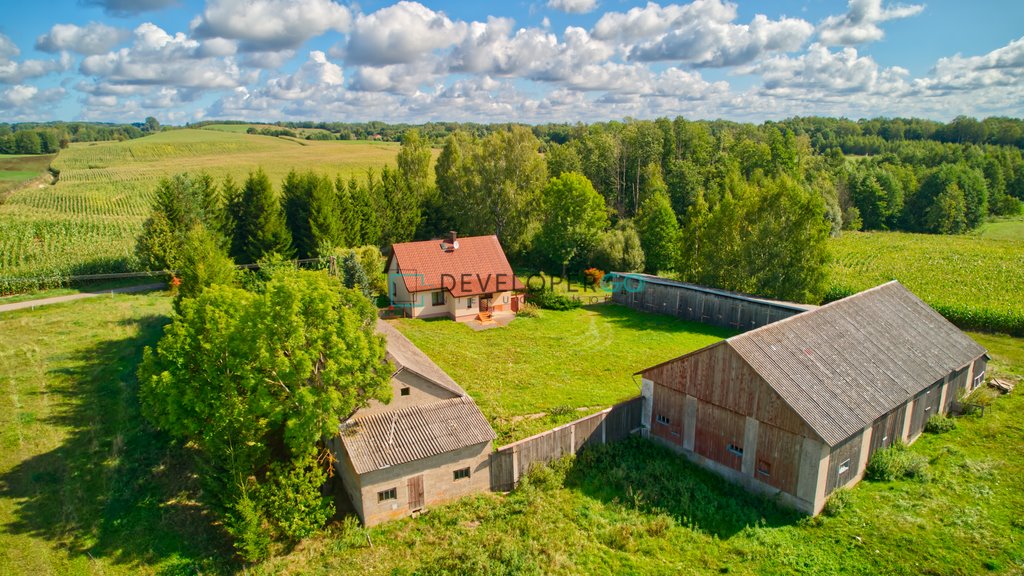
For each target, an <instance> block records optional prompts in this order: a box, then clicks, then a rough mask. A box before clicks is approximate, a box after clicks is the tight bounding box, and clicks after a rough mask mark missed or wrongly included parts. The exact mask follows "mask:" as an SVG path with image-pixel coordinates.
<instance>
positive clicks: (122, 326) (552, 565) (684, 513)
mask: <svg viewBox="0 0 1024 576" xmlns="http://www.w3.org/2000/svg"><path fill="white" fill-rule="evenodd" d="M169 310H170V301H169V299H168V298H167V297H166V296H163V295H160V294H148V295H124V296H116V297H113V298H103V299H93V300H82V301H78V302H74V303H69V304H61V305H54V306H51V307H47V308H41V309H39V310H36V311H34V312H17V313H11V314H2V315H0V333H2V334H4V335H5V341H4V344H5V346H4V347H3V349H2V350H0V386H2V387H3V394H2V395H0V574H12V575H21V574H61V575H63V574H68V575H78V574H82V575H85V574H110V575H118V574H196V573H202V574H219V573H229V572H236V573H237V572H241V571H242V570H243V568H245V570H246V572H247V573H249V574H300V573H301V574H324V575H326V574H359V575H376V574H447V573H452V574H455V573H458V574H464V573H480V574H548V573H552V574H580V573H588V574H680V573H683V574H721V573H730V574H823V575H824V574H854V575H857V574H864V575H875V574H896V575H902V574H907V575H911V574H914V575H916V574H937V575H945V574H949V575H957V574H1020V573H1021V571H1024V522H1022V520H1021V516H1020V511H1021V510H1024V480H1022V479H1024V452H1022V451H1021V450H1020V446H1021V445H1024V425H1022V424H1021V421H1020V417H1019V415H1020V413H1021V412H1022V411H1024V394H1022V393H1020V392H1018V393H1015V394H1012V395H1010V396H1007V397H1002V398H998V399H996V400H995V401H994V402H993V403H992V404H991V405H989V407H988V409H987V410H986V412H985V415H984V416H983V417H965V418H962V419H959V420H958V421H957V422H958V428H957V429H956V430H954V431H953V432H950V433H947V434H943V435H939V436H932V435H925V436H924V437H923V438H922V439H921V440H920V441H919V442H917V443H916V444H915V445H914V446H913V447H912V448H911V450H913V451H914V452H917V453H920V454H923V455H924V456H926V457H927V458H928V459H929V462H930V464H929V470H930V472H931V480H930V481H927V482H921V481H912V480H902V481H897V482H892V483H872V482H863V483H861V484H860V485H859V486H857V487H856V488H855V489H854V490H853V491H852V494H851V496H852V502H851V504H850V506H849V508H847V509H846V510H845V511H844V512H843V513H842V514H840V515H839V516H837V517H832V518H829V517H822V518H819V519H817V520H806V519H802V518H800V517H798V516H795V515H793V514H791V513H789V512H786V511H785V510H782V509H779V508H777V507H775V506H774V505H773V504H772V503H771V502H769V501H766V500H763V499H759V498H755V497H753V496H750V495H749V494H747V493H745V492H743V491H742V490H740V489H738V488H736V487H734V486H732V485H730V484H728V483H726V482H723V481H721V480H720V479H719V478H718V477H716V476H714V475H712V474H710V473H708V472H705V471H703V470H700V469H697V468H695V467H693V466H690V465H688V464H687V463H686V462H685V461H683V460H682V459H680V458H678V457H676V456H674V455H673V454H671V453H669V452H666V451H664V450H661V449H659V448H656V447H654V446H653V445H652V444H649V443H646V442H643V441H634V442H629V443H625V444H619V445H616V446H612V447H610V448H609V449H607V450H604V451H599V452H595V453H592V454H591V455H590V456H583V457H580V458H578V459H576V460H568V461H566V462H564V463H561V464H560V465H559V466H556V467H555V468H553V469H548V470H542V471H541V472H539V473H536V474H534V475H533V476H531V477H530V479H529V480H528V481H527V482H526V483H525V485H524V486H522V487H521V488H520V489H519V490H517V491H516V492H514V493H512V494H510V495H508V496H501V495H490V494H488V495H482V496H479V497H474V498H469V499H466V500H463V501H460V502H458V503H455V504H453V505H450V506H445V507H440V508H437V509H434V510H431V511H429V512H428V513H426V514H424V515H422V516H420V517H419V518H410V519H405V520H400V521H397V522H393V523H389V524H386V525H383V526H380V527H376V528H373V529H370V530H364V529H362V528H359V527H358V526H357V525H355V524H354V523H352V522H351V521H347V522H344V523H340V524H336V525H334V526H332V527H330V528H328V529H327V530H325V531H324V533H323V534H321V535H319V536H316V537H314V538H311V539H309V540H308V541H306V542H304V543H302V544H301V545H299V546H298V547H296V548H294V549H291V550H283V549H282V550H278V555H277V556H276V557H275V558H273V559H272V560H270V561H269V562H268V563H266V564H264V565H261V566H248V567H243V566H241V565H239V564H234V563H232V562H230V561H229V560H228V559H227V558H228V556H229V555H230V551H229V548H228V547H227V546H226V545H225V543H224V540H223V539H222V537H221V536H220V532H219V529H218V528H217V527H216V526H215V525H212V522H211V517H210V516H209V515H207V514H206V513H204V509H203V507H202V505H201V504H200V503H199V502H198V501H197V494H198V491H197V488H196V485H195V476H194V473H193V471H192V469H191V467H190V464H189V462H190V461H189V459H188V457H187V454H186V453H184V452H183V451H182V449H180V448H177V447H175V446H174V445H172V444H169V443H168V442H167V439H166V438H164V437H163V436H161V435H159V434H156V433H154V432H153V431H151V430H150V429H149V428H148V427H146V426H145V424H144V422H143V421H142V420H141V418H140V416H139V412H138V406H137V401H136V396H135V391H136V380H135V376H134V370H135V365H136V362H137V361H138V359H139V356H140V351H141V348H142V346H144V345H147V344H150V345H151V344H153V343H154V342H156V340H157V339H158V338H159V335H160V332H161V326H162V325H163V324H164V323H165V322H166V321H167V320H166V315H167V314H168V312H169ZM583 312H587V311H583ZM565 318H566V319H567V320H565V321H568V318H570V317H568V316H567V317H565ZM552 320H554V319H552ZM609 320H610V319H609ZM412 324H417V323H412ZM447 324H451V323H447ZM514 325H515V323H513V326H514ZM524 326H526V324H525V323H524ZM534 326H536V325H534ZM406 328H407V327H406ZM510 328H511V327H510ZM653 332H654V331H652V333H650V334H646V335H645V338H644V341H646V340H647V339H653V338H655V337H657V334H654V333H653ZM491 333H495V334H505V335H506V336H508V337H509V339H510V340H511V339H512V337H513V336H516V337H519V336H520V334H519V333H517V332H515V331H514V330H511V329H510V330H507V331H501V330H491V331H488V332H481V333H479V335H487V334H491ZM972 336H974V337H975V338H976V339H978V340H979V341H980V342H981V343H982V344H983V345H985V346H986V347H988V349H989V350H990V352H991V354H992V356H993V361H992V363H991V367H992V368H991V369H992V371H993V372H998V371H1002V372H1003V373H1007V372H1015V373H1017V374H1021V375H1024V343H1022V341H1021V340H1017V339H1012V338H1008V337H1004V336H992V335H978V334H972ZM491 337H493V336H491ZM568 342H570V343H572V344H575V345H576V346H577V347H580V345H581V341H580V340H578V339H576V340H574V339H572V338H570V339H569V340H568ZM524 350H525V348H524ZM547 353H550V350H549V351H548V352H547ZM594 356H595V357H596V354H595V355H594ZM587 360H588V361H589V360H590V357H588V358H587ZM651 360H652V361H653V360H655V358H653V357H652V358H651ZM576 361H577V362H578V361H579V358H578V357H577V358H576ZM644 363H646V362H644ZM553 393H554V394H560V393H561V392H557V391H556V392H553Z"/></svg>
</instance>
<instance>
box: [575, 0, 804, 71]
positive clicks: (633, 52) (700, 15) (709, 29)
mask: <svg viewBox="0 0 1024 576" xmlns="http://www.w3.org/2000/svg"><path fill="white" fill-rule="evenodd" d="M736 16H737V12H736V5H735V4H732V3H723V2H721V1H720V0H696V1H695V2H693V3H691V4H686V5H682V6H680V5H670V6H666V7H664V8H662V7H660V6H657V5H655V4H648V5H647V6H646V7H645V8H642V9H633V10H630V11H629V12H627V13H625V14H622V13H609V14H606V15H605V16H604V17H602V18H601V20H599V21H598V22H597V24H596V25H595V27H594V34H595V36H597V37H601V38H605V37H618V38H619V39H620V40H622V41H624V42H627V43H629V42H633V41H636V40H637V39H642V38H650V39H649V40H645V41H641V42H638V43H636V44H633V45H632V46H631V47H630V48H629V49H628V54H629V58H630V59H632V60H636V61H640V62H662V61H675V62H683V63H686V64H690V65H693V66H698V67H721V66H737V65H742V64H747V63H750V62H753V61H755V60H757V59H759V58H761V57H763V56H765V55H768V54H772V53H779V52H791V51H795V50H798V49H799V48H800V47H801V46H802V45H803V44H804V42H805V41H806V40H807V39H808V38H809V37H810V36H811V34H812V33H813V32H814V27H813V26H811V24H810V23H808V22H806V21H804V20H800V19H798V18H781V19H779V20H769V19H768V18H767V17H765V16H764V15H761V14H758V15H756V16H755V17H754V19H753V20H752V21H751V22H750V24H734V23H733V21H734V20H736Z"/></svg>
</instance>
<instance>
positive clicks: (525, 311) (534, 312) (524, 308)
mask: <svg viewBox="0 0 1024 576" xmlns="http://www.w3.org/2000/svg"><path fill="white" fill-rule="evenodd" d="M516 316H522V317H523V318H540V308H538V307H537V306H536V305H534V304H531V303H529V302H523V303H522V304H520V305H519V311H518V312H516Z"/></svg>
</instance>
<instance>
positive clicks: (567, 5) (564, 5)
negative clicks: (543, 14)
mask: <svg viewBox="0 0 1024 576" xmlns="http://www.w3.org/2000/svg"><path fill="white" fill-rule="evenodd" d="M548 8H551V9H552V10H561V11H562V12H568V13H570V14H586V13H587V12H593V11H594V10H595V9H596V8H597V0H548Z"/></svg>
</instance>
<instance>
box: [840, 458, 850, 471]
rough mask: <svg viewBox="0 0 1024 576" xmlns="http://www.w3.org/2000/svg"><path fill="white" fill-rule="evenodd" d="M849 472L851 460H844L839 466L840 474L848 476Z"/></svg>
mask: <svg viewBox="0 0 1024 576" xmlns="http://www.w3.org/2000/svg"><path fill="white" fill-rule="evenodd" d="M849 471H850V460H849V459H846V460H843V461H842V462H841V463H840V464H839V473H840V474H846V473H847V472H849Z"/></svg>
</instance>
